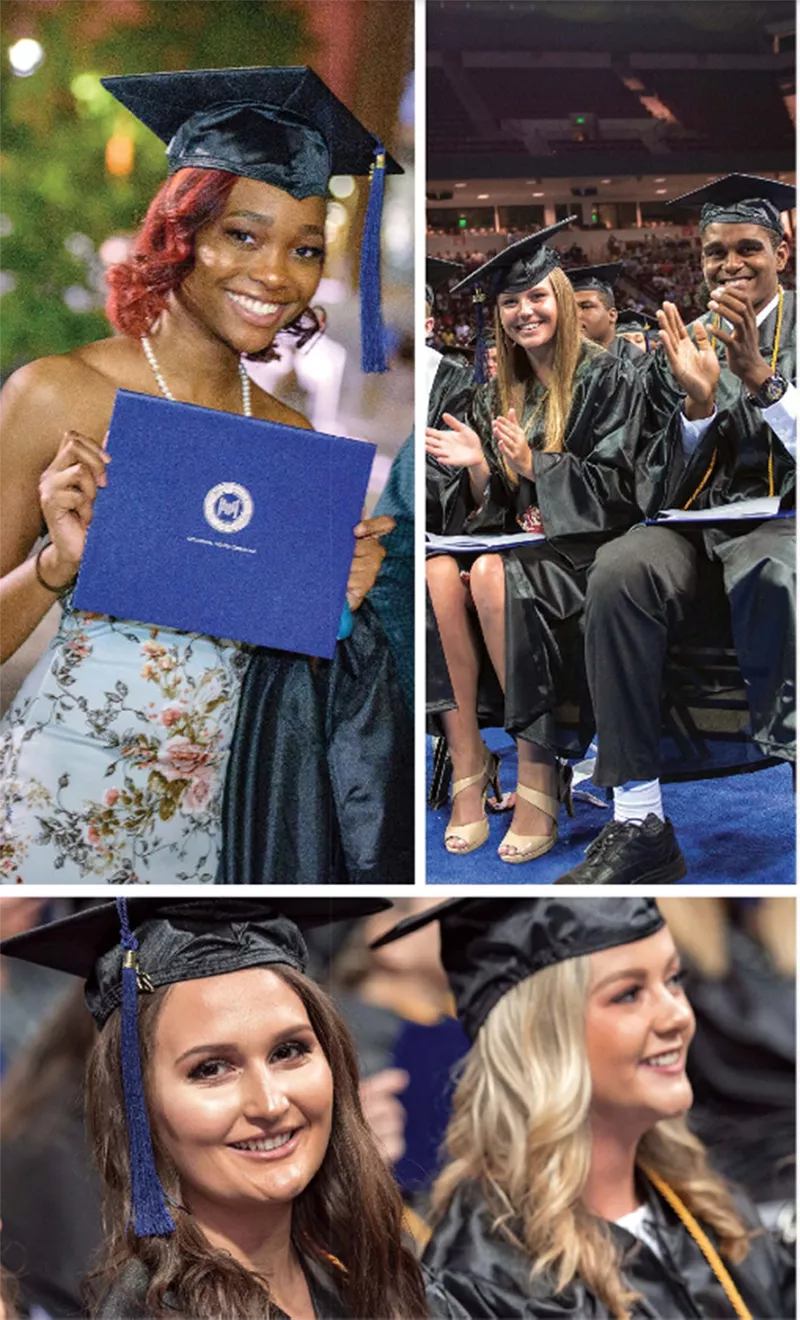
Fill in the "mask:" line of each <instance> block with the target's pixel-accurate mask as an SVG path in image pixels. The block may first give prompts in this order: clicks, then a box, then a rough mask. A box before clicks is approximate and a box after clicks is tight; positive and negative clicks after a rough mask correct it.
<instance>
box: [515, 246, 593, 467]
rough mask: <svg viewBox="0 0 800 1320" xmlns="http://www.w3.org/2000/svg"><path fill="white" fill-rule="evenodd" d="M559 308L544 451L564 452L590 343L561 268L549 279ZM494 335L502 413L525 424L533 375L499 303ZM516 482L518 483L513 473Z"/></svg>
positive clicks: (545, 425) (554, 271) (546, 407)
mask: <svg viewBox="0 0 800 1320" xmlns="http://www.w3.org/2000/svg"><path fill="white" fill-rule="evenodd" d="M548 279H549V282H550V286H551V288H552V290H553V294H554V297H555V300H556V306H557V308H558V320H557V322H556V331H555V355H554V358H553V371H552V376H551V380H550V386H549V388H548V393H547V401H546V403H545V413H544V417H545V424H544V450H545V452H546V453H554V452H560V451H561V450H562V449H563V448H564V432H565V430H566V427H567V420H568V418H569V412H570V408H571V407H572V386H573V382H574V379H575V371H576V369H577V366H578V363H579V361H580V359H581V352H582V350H583V348H584V346H585V345H586V344H587V343H588V341H586V340H584V339H583V338H582V336H581V329H580V322H579V320H578V309H577V306H576V303H575V294H574V292H573V289H572V285H571V284H570V282H569V280H568V279H567V277H566V275H565V274H564V272H563V270H561V269H560V268H559V267H558V266H557V267H556V269H555V270H553V271H551V272H550V275H549V276H548ZM494 333H495V342H496V344H497V388H498V392H499V395H500V409H501V412H503V413H507V412H508V410H509V408H513V409H514V410H515V411H516V414H517V417H518V418H519V419H520V424H521V422H522V411H523V405H524V400H525V385H526V383H527V381H528V380H529V379H530V377H531V376H532V374H533V368H532V367H531V364H530V361H529V360H528V356H527V354H526V352H525V350H524V349H523V348H521V347H520V346H519V344H515V343H513V341H512V340H511V339H509V337H508V335H507V334H506V332H505V330H504V329H503V326H502V324H501V321H500V309H499V307H498V305H497V303H496V302H495V307H494ZM509 475H510V476H511V477H512V480H518V478H517V477H515V476H514V475H513V474H512V473H511V472H510V471H509Z"/></svg>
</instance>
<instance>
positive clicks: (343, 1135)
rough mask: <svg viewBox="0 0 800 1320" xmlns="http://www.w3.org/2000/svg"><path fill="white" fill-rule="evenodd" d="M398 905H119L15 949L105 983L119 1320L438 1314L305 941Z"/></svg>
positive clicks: (110, 1220)
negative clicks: (307, 932) (306, 934)
mask: <svg viewBox="0 0 800 1320" xmlns="http://www.w3.org/2000/svg"><path fill="white" fill-rule="evenodd" d="M387 906H388V903H387V901H386V900H384V899H346V900H339V901H338V902H335V903H333V904H332V903H331V901H330V900H329V899H325V900H322V899H316V900H315V899H307V898H301V899H279V900H278V901H277V903H266V902H263V901H261V900H257V899H252V900H251V899H223V900H220V899H217V900H213V899H205V898H202V899H197V898H195V899H183V898H180V899H179V898H172V899H163V898H162V899H148V898H132V899H125V898H118V899H117V900H116V903H114V902H112V903H105V904H102V905H100V906H96V907H92V908H90V909H89V910H88V911H85V912H83V913H80V914H79V915H77V916H75V917H68V918H66V919H64V920H62V921H58V922H53V923H50V924H49V925H46V926H41V927H39V928H37V929H35V930H33V931H29V932H26V934H24V935H20V936H16V937H12V938H11V939H9V940H6V941H4V943H3V945H2V952H3V953H4V954H6V955H8V956H10V957H18V958H23V959H26V960H28V961H30V962H35V963H40V964H43V965H45V966H51V967H57V968H59V969H60V970H62V971H68V972H71V973H73V974H75V975H80V976H82V977H84V978H85V979H86V980H87V987H86V998H87V1003H88V1005H89V1008H90V1010H91V1012H92V1015H93V1017H94V1019H95V1022H96V1023H97V1025H98V1027H99V1029H100V1032H99V1036H98V1038H97V1042H96V1044H95V1046H94V1050H93V1053H92V1056H91V1058H90V1061H89V1067H88V1075H87V1110H88V1116H89V1126H90V1130H91V1134H92V1137H93V1141H94V1146H95V1155H96V1160H97V1163H98V1167H99V1170H100V1175H101V1179H102V1182H103V1188H104V1198H105V1222H106V1234H107V1240H106V1244H105V1258H104V1260H103V1261H102V1263H101V1265H100V1268H99V1270H98V1271H97V1272H96V1274H95V1275H94V1276H93V1294H94V1298H95V1300H94V1304H93V1309H92V1314H94V1315H98V1316H102V1317H107V1320H120V1317H124V1318H125V1320H145V1317H146V1318H147V1320H158V1317H164V1318H165V1320H166V1318H167V1317H171V1316H175V1315H176V1314H177V1315H181V1316H187V1317H188V1316H192V1317H198V1320H201V1318H205V1320H240V1317H242V1316H248V1317H254V1318H256V1317H262V1318H263V1320H287V1317H290V1318H291V1320H312V1317H317V1318H318V1320H345V1317H361V1320H373V1318H374V1317H375V1316H382V1317H383V1316H385V1317H390V1318H391V1320H401V1318H403V1317H405V1318H406V1320H419V1318H420V1317H423V1316H425V1315H432V1316H443V1317H450V1316H453V1315H454V1314H455V1315H459V1316H461V1315H463V1313H462V1312H461V1311H460V1310H455V1311H453V1310H451V1308H450V1306H449V1303H448V1302H447V1299H446V1297H445V1295H444V1293H443V1290H442V1289H441V1288H440V1287H439V1286H438V1285H435V1284H431V1285H430V1286H429V1287H428V1288H427V1296H426V1285H425V1282H424V1279H423V1274H422V1271H421V1270H420V1267H419V1265H418V1263H417V1261H416V1260H415V1259H414V1257H413V1255H412V1253H411V1251H410V1250H409V1248H408V1247H407V1246H406V1245H405V1243H404V1240H403V1231H402V1202H401V1199H400V1194H399V1192H398V1190H397V1187H396V1186H395V1184H394V1181H393V1179H392V1177H391V1174H390V1173H389V1171H388V1169H387V1168H386V1164H385V1160H384V1158H383V1156H382V1154H381V1153H380V1151H379V1150H378V1147H377V1145H376V1143H375V1140H374V1138H373V1136H372V1133H371V1132H370V1130H369V1128H368V1127H367V1125H366V1122H365V1120H364V1116H363V1114H362V1112H361V1105H360V1101H359V1093H358V1066H357V1061H356V1055H355V1049H354V1046H353V1043H352V1040H351V1037H350V1034H349V1032H348V1030H347V1028H346V1026H345V1025H344V1023H343V1021H342V1019H341V1018H340V1016H339V1014H338V1012H337V1011H336V1009H335V1007H334V1005H333V1003H332V1001H331V1000H330V999H329V997H328V995H327V994H325V992H324V991H322V990H321V989H320V988H319V987H318V986H317V985H315V983H314V982H313V981H311V980H310V979H309V977H308V976H307V975H306V973H305V968H306V961H307V950H306V946H305V942H304V940H303V936H302V930H303V929H311V928H313V927H315V926H324V925H327V924H329V923H330V921H331V919H332V918H333V919H334V920H337V919H344V920H346V919H348V918H353V917H356V916H363V915H366V914H367V913H369V912H374V911H377V910H379V909H381V908H383V907H387Z"/></svg>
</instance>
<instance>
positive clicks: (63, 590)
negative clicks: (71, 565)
mask: <svg viewBox="0 0 800 1320" xmlns="http://www.w3.org/2000/svg"><path fill="white" fill-rule="evenodd" d="M51 544H52V542H51V541H48V542H47V544H46V545H43V546H42V547H41V549H40V550H39V553H38V554H37V556H36V563H35V568H36V581H37V582H38V583H39V586H40V587H44V589H45V591H50V592H52V594H53V595H54V596H65V595H66V594H67V592H68V591H71V590H72V588H73V587H74V586H75V583H76V582H77V581H78V574H77V573H75V574H73V576H72V577H71V578H70V580H69V582H65V583H64V585H63V586H62V587H54V586H53V585H52V583H50V582H47V581H45V579H44V577H43V576H42V565H41V563H40V560H41V558H42V555H43V554H44V552H45V550H46V549H47V546H49V545H51Z"/></svg>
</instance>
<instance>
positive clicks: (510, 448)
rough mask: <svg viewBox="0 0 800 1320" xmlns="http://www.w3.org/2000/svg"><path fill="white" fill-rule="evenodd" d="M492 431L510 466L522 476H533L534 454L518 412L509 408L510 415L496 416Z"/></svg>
mask: <svg viewBox="0 0 800 1320" xmlns="http://www.w3.org/2000/svg"><path fill="white" fill-rule="evenodd" d="M492 432H493V434H494V438H495V440H496V441H497V448H498V449H499V450H500V453H501V454H502V455H503V458H504V459H505V460H506V462H507V463H508V466H509V467H510V468H512V469H513V471H514V472H517V473H518V474H519V475H520V476H521V477H528V478H529V479H532V478H533V456H532V454H531V447H530V445H529V444H528V441H527V438H526V436H525V432H524V431H523V429H522V427H521V426H520V424H519V422H518V421H517V414H516V413H515V411H514V409H513V408H509V410H508V416H506V417H502V416H501V417H496V418H495V419H494V421H493V422H492Z"/></svg>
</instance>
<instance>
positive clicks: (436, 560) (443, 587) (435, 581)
mask: <svg viewBox="0 0 800 1320" xmlns="http://www.w3.org/2000/svg"><path fill="white" fill-rule="evenodd" d="M425 581H426V582H427V584H428V590H429V591H430V593H431V596H434V597H435V596H436V595H437V594H439V593H442V592H445V593H446V592H449V591H455V590H456V588H460V589H461V590H462V591H463V587H462V585H461V576H460V572H459V567H458V560H457V559H454V558H453V556H452V555H434V556H433V558H432V559H426V561H425Z"/></svg>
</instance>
